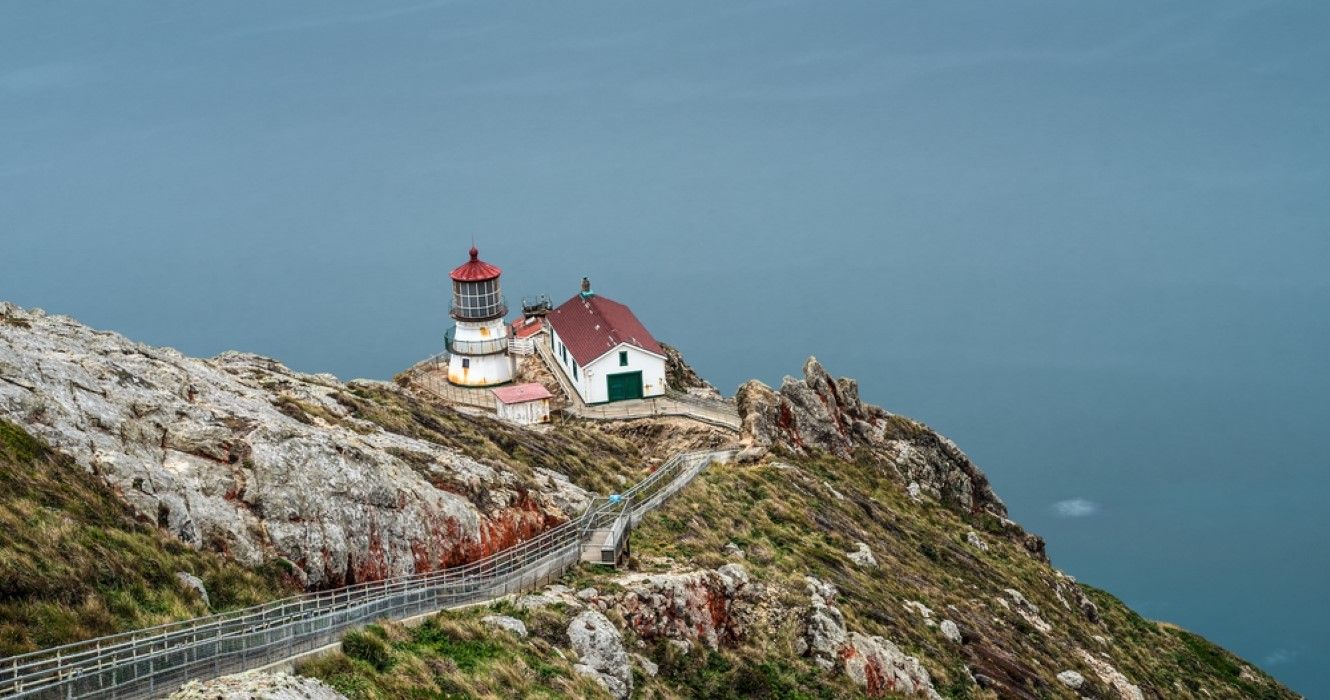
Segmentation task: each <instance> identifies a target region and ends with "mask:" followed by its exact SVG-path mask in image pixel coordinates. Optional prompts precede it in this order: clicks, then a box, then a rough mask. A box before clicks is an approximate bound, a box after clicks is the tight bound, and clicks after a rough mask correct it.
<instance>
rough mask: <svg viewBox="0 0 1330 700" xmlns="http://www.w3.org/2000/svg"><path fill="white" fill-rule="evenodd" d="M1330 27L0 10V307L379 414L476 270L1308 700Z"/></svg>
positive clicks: (785, 9)
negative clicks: (916, 433)
mask: <svg viewBox="0 0 1330 700" xmlns="http://www.w3.org/2000/svg"><path fill="white" fill-rule="evenodd" d="M1327 29H1330V6H1326V5H1325V4H1324V3H1315V2H1306V3H1278V4H1261V5H1257V4H1252V3H1247V2H1210V3H1196V4H1195V5H1193V6H1181V5H1170V6H1159V5H1158V4H1157V3H1147V2H1142V3H1114V4H1112V6H1111V7H1108V6H1106V7H1097V8H1091V7H1085V6H1068V5H1065V4H1064V3H1054V2H1050V3H1018V4H1015V5H1012V4H1009V3H1008V4H1004V5H1003V6H1001V7H997V6H993V7H989V6H980V5H971V6H951V7H946V8H939V7H936V6H924V5H918V4H915V3H900V4H897V3H878V2H873V3H838V4H836V5H835V6H834V7H827V6H825V5H824V4H821V3H798V2H755V3H740V4H726V5H724V6H722V7H717V6H714V4H712V3H695V4H679V3H669V4H661V5H642V4H638V5H634V6H632V7H624V6H606V5H601V4H580V3H560V4H557V5H547V4H535V3H521V4H506V3H505V4H500V3H479V2H416V3H409V4H407V3H402V4H397V3H383V4H377V5H375V6H374V8H365V7H362V6H359V5H356V4H352V3H330V2H317V3H315V2H308V3H283V4H282V5H280V6H274V5H270V4H261V3H254V4H244V3H241V4H228V5H226V6H214V5H195V6H184V5H176V6H169V7H164V6H161V5H160V4H155V3H117V4H115V5H99V6H81V7H78V8H73V7H64V6H60V5H57V4H53V3H38V2H31V3H27V2H15V3H9V4H8V5H7V6H6V11H5V21H4V22H2V23H0V133H3V134H5V136H4V138H3V139H0V298H4V299H8V300H11V301H15V302H17V303H20V304H23V305H25V306H41V307H44V308H47V309H48V310H51V311H53V312H60V313H68V314H71V315H74V316H76V317H78V318H79V319H81V320H83V321H85V322H87V323H90V324H92V325H95V326H98V327H102V328H110V329H114V330H118V331H120V332H122V333H125V334H126V335H128V336H130V337H133V338H136V339H140V340H143V341H146V342H151V343H156V344H164V345H171V346H175V347H177V348H179V349H180V350H182V351H184V352H187V353H190V354H195V355H212V354H215V353H218V352H221V351H223V350H227V349H232V348H235V349H241V350H248V351H253V352H258V353H262V354H266V355H271V356H274V357H277V358H280V359H282V360H283V361H285V362H286V363H287V364H289V365H291V366H293V367H295V368H297V369H301V370H306V371H330V372H333V373H335V374H338V375H339V376H342V377H344V378H350V377H358V376H364V377H375V378H388V377H391V376H392V374H394V373H395V372H397V371H399V370H400V369H402V368H404V367H406V366H408V365H409V364H411V363H412V362H414V361H415V360H417V359H420V358H422V357H425V356H427V355H430V354H432V353H434V352H438V351H439V350H440V349H441V345H442V334H443V332H444V330H445V329H446V327H447V325H448V320H447V317H446V313H447V301H448V287H447V280H446V275H447V272H448V271H449V270H450V269H451V268H452V267H453V266H455V265H457V264H459V263H461V262H462V261H464V260H465V256H466V249H467V248H468V247H469V246H470V245H471V243H472V242H473V241H474V242H476V243H477V244H478V245H479V247H480V249H481V253H482V257H484V258H486V259H488V260H490V261H492V262H494V263H496V264H499V265H501V266H502V267H503V268H504V269H505V276H504V279H503V283H504V286H505V289H506V290H507V293H508V295H509V298H510V300H511V301H514V302H515V301H517V300H518V299H520V298H521V297H522V296H524V295H534V294H542V293H543V294H549V295H550V296H551V297H553V298H554V299H555V300H556V301H559V300H562V299H563V298H566V297H568V296H571V295H572V294H573V293H574V292H575V291H576V290H577V284H578V282H579V281H580V279H581V278H582V276H584V275H587V276H590V277H591V279H592V281H593V283H594V285H595V287H596V288H597V290H598V291H599V292H600V293H602V294H605V295H607V296H610V297H613V298H615V299H618V300H620V301H623V302H625V303H628V304H629V305H631V306H632V307H633V308H634V309H635V310H636V311H637V313H638V315H639V316H640V317H641V318H642V319H643V320H644V321H645V323H646V324H647V326H648V327H649V328H651V329H652V330H653V332H654V333H656V334H657V335H658V336H659V337H660V338H661V339H663V340H665V341H667V342H670V343H673V344H676V345H678V346H679V347H681V348H682V349H683V350H684V352H685V354H686V356H687V357H688V358H689V359H690V360H691V361H692V363H693V364H694V365H695V366H696V367H697V369H698V370H699V371H700V372H702V373H703V374H704V375H705V376H707V377H708V378H710V379H711V380H712V381H713V382H714V383H716V384H717V385H718V386H720V387H721V388H722V389H723V390H725V391H727V392H730V391H733V389H734V388H735V387H737V386H738V385H739V384H740V383H741V382H742V381H744V380H746V379H749V378H758V379H761V380H763V381H766V382H768V383H773V384H775V383H778V382H779V381H780V379H781V377H782V376H783V375H786V374H795V375H797V374H798V372H799V368H800V366H801V364H802V362H803V360H804V359H805V358H806V357H807V356H808V355H816V356H817V357H818V358H819V359H820V360H822V361H823V362H824V364H826V365H827V367H828V368H829V369H830V370H831V371H832V372H833V373H836V374H839V375H849V376H853V377H856V378H857V379H858V380H859V381H860V383H861V388H862V394H863V396H864V397H865V398H866V399H868V400H870V401H872V402H875V403H878V404H881V405H883V406H885V407H886V408H888V409H889V410H892V411H895V412H898V413H903V414H906V415H910V416H913V417H915V418H919V419H921V420H924V421H926V422H928V423H929V424H930V425H932V426H934V427H935V428H937V429H939V430H941V431H942V432H943V433H945V434H947V435H949V436H951V437H952V438H954V439H955V440H956V441H957V442H958V443H959V444H960V445H961V447H962V448H963V449H965V450H966V451H967V452H968V453H969V454H970V455H971V456H972V457H974V458H975V460H976V461H977V462H978V463H979V464H980V465H981V466H982V467H983V468H984V469H985V470H986V471H987V473H988V474H989V476H990V477H991V479H992V481H993V482H994V485H995V487H996V489H997V491H998V492H999V494H1001V495H1002V497H1003V498H1004V499H1005V500H1006V501H1007V504H1008V506H1009V507H1010V509H1011V512H1012V515H1013V517H1015V518H1016V519H1017V520H1018V521H1020V522H1021V523H1023V524H1024V525H1025V526H1027V527H1028V528H1029V529H1031V530H1033V531H1035V532H1038V533H1040V534H1042V535H1043V536H1044V537H1046V538H1047V540H1048V547H1049V552H1050V554H1051V556H1052V558H1053V561H1054V563H1055V564H1056V565H1058V566H1059V567H1061V568H1063V569H1064V570H1066V571H1067V572H1069V573H1071V574H1073V575H1075V576H1077V577H1079V578H1081V579H1082V580H1084V581H1086V582H1088V583H1091V584H1093V585H1096V586H1099V587H1102V588H1106V589H1108V590H1109V591H1111V592H1113V593H1115V594H1117V595H1118V596H1120V597H1122V598H1123V599H1124V600H1126V601H1127V602H1128V603H1129V604H1131V605H1132V606H1133V607H1135V608H1136V609H1137V610H1138V611H1140V612H1141V613H1143V614H1145V615H1146V616H1149V617H1152V618H1156V619H1162V620H1168V621H1170V622H1174V623H1176V624H1180V625H1182V626H1184V627H1187V628H1189V629H1192V630H1195V631H1197V632H1199V633H1202V634H1204V635H1206V636H1207V637H1209V638H1211V639H1213V640H1215V641H1217V642H1219V643H1221V644H1223V645H1225V646H1227V647H1229V648H1231V649H1233V650H1234V651H1236V652H1237V653H1239V654H1241V655H1243V656H1244V657H1246V658H1248V659H1250V660H1252V661H1253V662H1255V663H1257V664H1259V665H1261V666H1262V667H1263V668H1265V669H1266V670H1268V671H1270V672H1271V673H1273V674H1274V675H1276V676H1277V677H1279V678H1280V679H1281V680H1284V681H1285V682H1287V683H1288V684H1290V685H1291V686H1292V687H1294V688H1296V689H1298V690H1300V691H1302V692H1304V693H1306V694H1307V695H1308V696H1311V697H1318V696H1323V695H1326V694H1330V681H1327V679H1326V677H1325V675H1324V673H1323V670H1324V669H1325V668H1327V667H1330V644H1328V643H1327V642H1326V641H1325V636H1324V633H1323V631H1324V630H1325V629H1326V628H1327V627H1328V626H1330V607H1327V606H1326V604H1325V602H1326V599H1327V593H1330V586H1327V580H1328V579H1330V548H1327V547H1326V546H1325V542H1326V539H1327V537H1328V536H1330V526H1328V519H1327V517H1326V515H1325V506H1324V501H1325V494H1326V492H1327V486H1330V478H1328V477H1327V475H1326V473H1327V468H1330V429H1328V428H1327V425H1330V399H1328V398H1327V397H1330V322H1328V321H1330V281H1328V280H1327V272H1328V271H1330V230H1328V228H1327V221H1330V139H1327V138H1326V131H1325V125H1326V115H1327V114H1330V90H1327V89H1326V86H1327V85H1330V42H1327V41H1326V40H1325V38H1324V37H1325V36H1327Z"/></svg>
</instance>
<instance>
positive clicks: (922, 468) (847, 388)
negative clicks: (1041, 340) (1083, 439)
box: [735, 357, 1045, 557]
mask: <svg viewBox="0 0 1330 700" xmlns="http://www.w3.org/2000/svg"><path fill="white" fill-rule="evenodd" d="M803 375H804V376H803V378H802V379H795V378H793V377H786V378H785V380H784V381H783V382H782V383H781V385H780V388H779V389H772V388H771V387H769V386H767V385H766V384H763V383H762V382H759V381H757V380H750V381H748V382H747V383H745V384H744V385H743V386H741V387H739V392H738V394H737V395H736V397H735V399H736V401H737V403H738V406H739V416H740V418H741V419H742V421H743V443H744V444H745V445H746V446H747V449H745V450H744V452H743V453H742V454H741V456H740V458H741V459H744V460H754V459H758V458H760V457H762V456H764V455H766V454H767V453H768V451H770V450H773V449H774V450H776V451H777V452H779V453H782V454H786V455H791V456H798V457H811V456H817V455H830V456H833V457H836V458H839V459H853V460H855V461H857V462H860V463H864V464H871V465H874V466H876V467H877V468H879V469H881V470H883V471H884V472H886V473H888V474H889V475H890V476H891V477H892V478H893V479H894V480H895V481H897V482H898V483H899V484H900V485H901V486H902V487H903V488H905V489H906V490H907V491H908V492H909V494H910V495H911V497H913V498H916V499H918V498H930V499H933V500H936V501H938V502H940V503H942V504H943V505H946V506H947V507H949V508H952V509H953V510H956V511H958V512H960V513H963V514H966V515H967V516H971V517H976V516H986V517H988V518H989V519H991V520H992V521H993V522H996V523H999V524H1001V526H1002V529H1003V530H1004V531H1005V533H1006V534H1007V535H1008V536H1010V537H1012V538H1013V539H1016V540H1018V541H1020V542H1021V543H1022V544H1023V546H1025V547H1026V548H1027V549H1028V550H1029V551H1030V552H1032V553H1034V554H1035V555H1036V556H1038V557H1044V556H1045V554H1044V541H1043V539H1042V538H1040V537H1039V536H1038V535H1034V534H1032V533H1027V532H1025V531H1024V530H1023V529H1021V527H1020V526H1019V525H1017V524H1016V523H1015V522H1013V521H1011V520H1010V519H1008V518H1007V507H1006V505H1005V504H1003V503H1002V499H1001V498H998V495H997V494H996V493H995V492H994V491H993V487H992V486H991V485H990V484H989V483H988V477H987V476H985V475H984V473H983V471H981V470H980V469H979V467H978V466H977V465H975V463H974V462H973V461H971V460H970V458H969V457H968V456H966V454H965V453H964V452H962V451H961V449H960V448H959V447H957V446H956V443H954V442H952V441H951V440H950V439H948V438H947V437H945V436H943V435H942V434H940V433H938V432H937V431H934V430H933V429H931V428H929V427H928V426H926V425H924V424H923V423H920V422H918V421H916V420H913V419H910V418H906V417H904V416H900V415H896V414H894V413H890V412H888V411H886V410H884V409H882V408H880V407H878V406H874V405H872V404H867V403H864V402H863V401H862V400H861V399H860V398H859V384H858V382H856V381H855V380H853V379H850V378H846V377H842V378H833V377H832V376H831V374H830V373H829V372H827V370H826V368H824V367H823V366H822V364H821V363H820V362H818V361H817V358H815V357H810V358H808V360H807V361H806V362H805V363H804V367H803Z"/></svg>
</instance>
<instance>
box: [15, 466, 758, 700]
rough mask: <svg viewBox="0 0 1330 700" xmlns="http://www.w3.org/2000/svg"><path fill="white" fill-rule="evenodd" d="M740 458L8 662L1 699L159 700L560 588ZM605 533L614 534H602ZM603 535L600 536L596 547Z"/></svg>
mask: <svg viewBox="0 0 1330 700" xmlns="http://www.w3.org/2000/svg"><path fill="white" fill-rule="evenodd" d="M733 456H734V450H720V451H713V452H688V453H682V454H678V455H675V456H674V457H672V458H671V459H670V460H669V461H667V462H666V463H665V464H663V465H661V466H660V467H659V468H658V469H657V470H656V471H655V472H654V473H652V474H651V475H650V476H648V477H646V478H645V479H643V480H642V481H640V482H638V483H637V484H635V485H634V486H633V487H632V488H630V489H628V490H627V491H625V492H624V493H623V494H622V496H621V497H620V498H619V499H617V500H616V501H615V502H614V503H611V502H610V501H609V500H607V499H604V498H598V499H596V500H595V501H593V502H592V503H591V504H590V505H589V506H588V507H587V509H586V510H585V511H583V512H582V514H581V515H579V516H578V517H577V518H574V519H573V520H570V521H568V522H566V523H564V524H562V525H559V526H558V527H555V528H552V529H550V530H547V531H545V532H544V533H542V534H540V535H539V536H537V537H535V538H533V539H531V540H528V541H526V542H523V543H521V544H518V545H515V546H513V547H509V548H508V549H505V550H503V551H500V552H497V553H495V554H492V555H490V556H488V557H485V558H484V559H481V560H479V561H475V562H472V563H470V564H467V565H465V566H460V567H454V568H452V569H446V570H443V571H436V572H429V573H423V574H414V575H410V576H402V577H399V578H394V579H387V580H383V581H376V582H373V583H366V584H357V585H354V586H347V587H345V588H339V589H336V590H331V591H323V592H320V593H311V594H307V595H302V596H296V597H292V598H287V599H285V600H279V601H275V602H272V603H268V604H265V605H260V606H256V607H252V608H246V609H243V610H236V611H232V612H228V613H221V614H218V615H209V616H207V617H201V618H196V619H192V620H184V621H181V622H174V623H170V624H167V625H161V626H159V627H153V628H149V629H143V630H137V631H134V632H126V633H123V634H117V635H112V636H108V637H100V638H97V639H91V640H88V641H85V642H79V643H76V644H68V645H64V646H60V647H54V648H50V649H43V650H41V651H36V652H32V653H29V654H23V655H21V656H13V657H9V658H5V659H0V698H152V697H158V696H162V695H166V694H169V693H170V692H172V691H173V690H174V689H175V688H178V687H179V686H180V685H181V684H183V683H184V682H186V681H188V680H192V679H206V678H214V677H217V676H221V675H226V674H230V673H238V672H240V671H245V670H249V669H253V668H260V667H263V666H268V665H271V664H274V663H279V662H282V661H286V660H290V659H294V658H298V657H300V656H302V655H304V654H307V653H309V652H311V651H314V650H316V649H320V648H322V647H325V646H327V645H329V644H332V643H335V642H336V641H337V640H339V639H340V638H341V636H342V634H343V633H345V632H346V631H347V630H349V629H352V628H354V627H357V626H359V625H364V624H367V623H370V622H373V621H375V620H382V619H404V618H408V617H413V616H416V615H421V614H425V613H429V612H434V611H438V610H444V609H448V608H455V607H460V606H466V605H475V604H478V603H485V602H488V601H492V600H495V599H498V598H502V597H504V596H507V595H511V594H514V593H518V592H522V591H526V590H530V589H532V588H536V587H538V586H541V585H544V584H546V583H548V582H550V581H553V580H555V579H557V578H558V577H559V576H561V575H562V574H563V572H564V571H566V570H567V569H568V568H569V567H571V566H573V565H574V564H576V563H577V562H578V561H579V560H581V559H582V556H583V552H584V550H585V549H586V547H587V546H588V545H590V546H592V547H593V548H601V549H603V548H604V547H607V546H608V547H611V548H622V546H624V543H625V540H624V538H626V536H627V532H628V530H629V529H630V527H631V526H632V525H635V524H636V523H637V522H639V521H640V520H641V519H642V517H643V516H644V515H646V513H647V512H649V511H651V510H652V509H654V508H656V507H657V506H659V505H660V504H661V503H663V502H664V501H665V500H666V499H667V498H669V497H670V496H671V495H673V494H675V493H677V492H678V491H679V490H680V489H682V488H683V487H684V486H686V485H687V484H688V482H690V481H692V479H693V478H694V477H696V476H697V475H698V474H699V473H701V472H702V470H703V469H705V468H706V467H707V466H708V465H710V464H712V463H713V462H717V461H724V460H728V459H730V458H732V457H733ZM603 533H605V534H603ZM593 538H596V541H595V543H594V544H592V541H593Z"/></svg>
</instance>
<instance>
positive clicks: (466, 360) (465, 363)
mask: <svg viewBox="0 0 1330 700" xmlns="http://www.w3.org/2000/svg"><path fill="white" fill-rule="evenodd" d="M470 368H471V358H469V357H463V358H462V369H470Z"/></svg>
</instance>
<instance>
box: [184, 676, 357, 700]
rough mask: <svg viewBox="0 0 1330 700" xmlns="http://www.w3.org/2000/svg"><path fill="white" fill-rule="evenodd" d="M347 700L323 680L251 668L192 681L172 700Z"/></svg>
mask: <svg viewBox="0 0 1330 700" xmlns="http://www.w3.org/2000/svg"><path fill="white" fill-rule="evenodd" d="M254 698H263V699H264V700H346V696H345V695H342V694H341V693H339V692H337V691H336V690H333V689H332V688H330V687H328V686H327V685H324V683H323V681H319V680H315V679H313V678H305V677H304V676H290V675H287V674H285V673H263V672H259V671H247V672H245V673H238V674H236V675H234V676H222V677H221V678H214V679H212V680H209V681H190V682H189V683H186V684H185V685H184V686H183V687H181V688H180V689H179V690H177V691H176V692H174V693H172V694H171V696H170V700H253V699H254Z"/></svg>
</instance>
